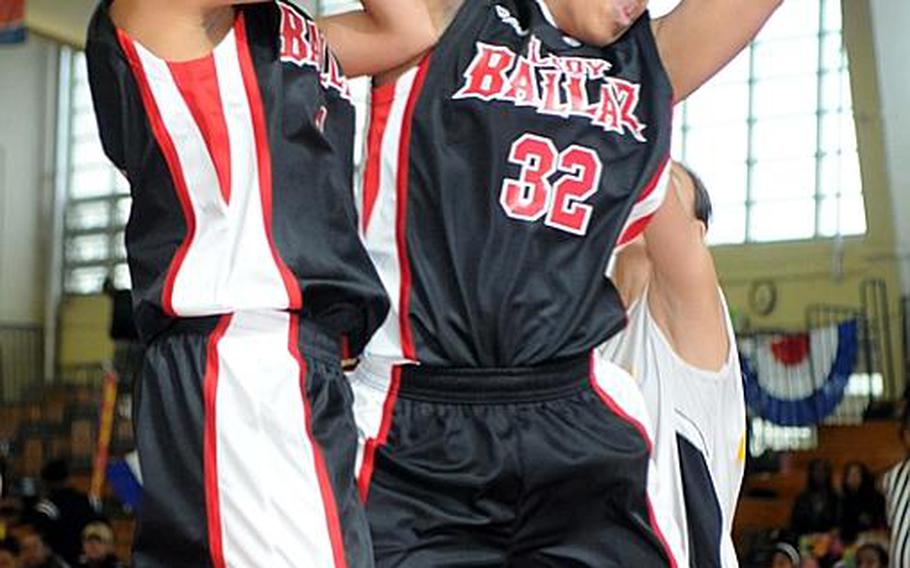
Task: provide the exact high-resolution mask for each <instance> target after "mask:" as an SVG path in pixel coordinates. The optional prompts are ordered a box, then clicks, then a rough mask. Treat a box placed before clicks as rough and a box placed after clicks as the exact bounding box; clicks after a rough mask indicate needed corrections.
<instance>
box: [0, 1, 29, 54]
mask: <svg viewBox="0 0 910 568" xmlns="http://www.w3.org/2000/svg"><path fill="white" fill-rule="evenodd" d="M24 41H25V0H0V44H13V43H22V42H24Z"/></svg>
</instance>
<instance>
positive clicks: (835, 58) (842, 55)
mask: <svg viewBox="0 0 910 568" xmlns="http://www.w3.org/2000/svg"><path fill="white" fill-rule="evenodd" d="M846 64H847V53H846V51H845V50H844V40H843V36H841V34H840V32H836V33H826V34H825V35H824V36H822V69H840V68H842V67H844V66H846Z"/></svg>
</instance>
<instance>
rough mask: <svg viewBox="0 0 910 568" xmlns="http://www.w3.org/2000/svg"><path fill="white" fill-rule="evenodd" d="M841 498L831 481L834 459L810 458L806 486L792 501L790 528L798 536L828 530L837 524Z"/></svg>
mask: <svg viewBox="0 0 910 568" xmlns="http://www.w3.org/2000/svg"><path fill="white" fill-rule="evenodd" d="M837 508H838V499H837V494H836V493H835V492H834V486H833V484H832V483H831V463H830V462H829V461H828V460H821V459H815V460H812V461H811V462H809V472H808V475H807V481H806V489H805V490H803V492H802V493H800V494H799V496H798V497H797V498H796V502H795V503H794V504H793V514H792V516H791V521H790V528H791V529H792V530H793V532H794V533H796V534H797V535H799V536H802V535H806V534H814V533H824V532H828V531H830V530H832V529H834V528H837V521H838V510H837Z"/></svg>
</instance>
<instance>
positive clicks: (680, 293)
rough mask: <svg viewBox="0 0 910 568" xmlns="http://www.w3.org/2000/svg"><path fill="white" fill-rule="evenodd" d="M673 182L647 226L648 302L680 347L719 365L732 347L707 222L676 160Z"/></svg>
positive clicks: (705, 364) (686, 355)
mask: <svg viewBox="0 0 910 568" xmlns="http://www.w3.org/2000/svg"><path fill="white" fill-rule="evenodd" d="M672 167H673V170H672V176H671V188H670V191H668V192H667V198H666V200H665V201H664V204H663V205H662V206H661V208H660V209H659V210H658V211H657V213H656V214H655V215H654V218H653V219H652V220H651V223H650V224H649V225H648V228H647V229H646V230H645V243H646V246H647V254H648V257H649V258H650V260H651V266H652V270H653V273H652V276H651V284H650V290H649V298H648V299H649V302H650V304H651V307H652V311H653V312H654V313H655V315H656V316H657V317H658V319H659V320H660V321H661V324H662V327H664V330H665V331H666V332H667V333H668V334H669V335H670V336H671V337H670V339H671V341H672V342H673V347H674V349H675V350H676V352H677V353H678V354H679V355H680V356H681V357H682V358H683V359H684V360H686V361H687V362H689V363H690V364H692V365H695V366H697V367H700V368H704V369H709V370H717V369H719V368H720V367H722V366H723V364H724V362H726V360H727V355H728V351H729V345H728V341H729V339H728V337H727V328H726V317H725V314H724V313H723V304H722V302H721V301H720V293H719V291H718V282H717V273H716V271H715V268H714V260H713V259H712V258H711V253H710V251H709V250H708V246H707V244H705V240H704V234H705V228H704V225H703V224H702V223H701V222H700V221H699V220H697V219H696V218H695V217H694V215H693V213H692V212H690V211H689V210H688V209H687V205H686V204H687V203H692V201H693V198H692V197H691V196H689V195H687V192H689V191H694V188H690V187H689V186H688V185H687V184H686V181H687V180H688V176H687V175H686V173H685V170H683V169H682V168H681V167H679V166H678V165H676V164H673V166H672Z"/></svg>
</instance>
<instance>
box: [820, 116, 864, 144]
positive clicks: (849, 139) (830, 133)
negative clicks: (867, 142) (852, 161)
mask: <svg viewBox="0 0 910 568" xmlns="http://www.w3.org/2000/svg"><path fill="white" fill-rule="evenodd" d="M821 121H822V131H821V140H820V146H819V149H820V150H821V152H822V153H826V154H827V153H834V152H840V151H844V152H852V151H853V150H856V129H855V127H854V125H853V116H852V115H851V114H849V113H844V114H840V113H829V114H825V115H823V116H822V119H821Z"/></svg>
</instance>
